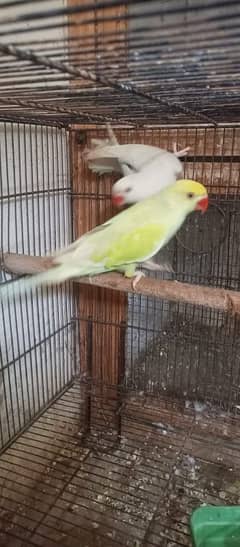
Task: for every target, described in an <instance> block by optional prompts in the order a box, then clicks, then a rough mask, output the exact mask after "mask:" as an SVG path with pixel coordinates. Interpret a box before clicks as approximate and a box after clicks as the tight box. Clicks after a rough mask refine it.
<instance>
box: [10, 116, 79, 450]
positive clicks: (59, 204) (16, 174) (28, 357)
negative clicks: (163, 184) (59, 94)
mask: <svg viewBox="0 0 240 547" xmlns="http://www.w3.org/2000/svg"><path fill="white" fill-rule="evenodd" d="M0 130H1V160H0V165H1V167H0V169H1V200H0V203H1V209H0V213H1V214H0V223H1V244H0V248H1V249H2V250H4V251H8V252H17V253H28V254H35V255H38V254H46V253H49V252H50V251H55V250H56V249H57V248H61V247H63V246H64V245H66V244H67V243H69V242H70V241H71V238H72V219H71V202H70V200H69V193H70V186H69V185H70V178H69V162H68V159H69V158H68V156H69V152H68V136H67V134H66V132H65V131H64V130H59V129H56V128H46V127H43V126H33V125H19V124H10V123H2V124H1V128H0ZM2 277H3V278H6V280H8V279H9V276H8V275H7V274H4V273H3V272H2ZM3 280H4V279H2V281H3ZM0 315H1V320H0V323H1V387H0V393H1V395H0V400H1V412H0V415H1V426H0V431H1V441H0V442H1V446H3V445H5V444H6V443H7V442H8V441H10V440H11V439H12V438H13V437H14V436H15V435H16V434H17V433H18V432H19V431H20V430H21V429H22V428H23V427H24V426H25V425H26V424H28V423H29V421H30V420H31V419H32V418H33V417H34V416H36V414H37V413H39V411H40V410H42V409H43V408H44V407H45V406H46V405H48V404H49V402H50V401H51V400H52V399H53V398H54V397H55V396H56V394H58V393H59V392H60V391H61V390H62V389H64V388H65V387H66V385H67V384H68V383H69V382H70V381H71V379H72V375H73V366H74V359H73V356H74V349H73V346H72V342H73V327H72V323H71V318H72V297H71V291H69V290H68V291H67V292H66V291H65V290H64V289H63V288H60V289H58V290H55V289H46V290H39V291H37V293H36V292H34V293H33V294H32V296H31V297H30V298H26V297H23V298H21V299H20V301H19V300H17V301H16V302H12V303H7V304H2V305H1V310H0Z"/></svg>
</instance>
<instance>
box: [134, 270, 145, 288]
mask: <svg viewBox="0 0 240 547" xmlns="http://www.w3.org/2000/svg"><path fill="white" fill-rule="evenodd" d="M142 277H146V276H145V273H144V272H141V271H140V270H136V271H135V274H134V279H133V280H132V288H133V290H134V291H135V289H136V286H137V284H138V282H139V281H140V279H142Z"/></svg>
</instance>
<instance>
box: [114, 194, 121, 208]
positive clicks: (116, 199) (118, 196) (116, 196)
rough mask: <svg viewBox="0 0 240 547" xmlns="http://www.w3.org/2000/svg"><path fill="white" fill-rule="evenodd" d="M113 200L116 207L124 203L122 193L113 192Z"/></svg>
mask: <svg viewBox="0 0 240 547" xmlns="http://www.w3.org/2000/svg"><path fill="white" fill-rule="evenodd" d="M112 202H113V205H115V206H116V207H121V205H123V204H124V198H123V197H122V196H121V194H113V196H112Z"/></svg>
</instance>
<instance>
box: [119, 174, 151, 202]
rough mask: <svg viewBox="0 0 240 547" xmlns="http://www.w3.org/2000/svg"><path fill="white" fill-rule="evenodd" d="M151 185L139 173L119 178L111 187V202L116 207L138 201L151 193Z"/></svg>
mask: <svg viewBox="0 0 240 547" xmlns="http://www.w3.org/2000/svg"><path fill="white" fill-rule="evenodd" d="M151 193H152V192H151V186H150V185H148V184H146V178H145V177H143V176H142V175H141V174H140V173H134V174H132V175H127V176H126V177H123V178H121V179H120V180H118V181H117V182H115V184H114V185H113V187H112V202H113V205H115V206H116V207H122V206H123V205H131V204H132V203H138V202H139V201H142V200H143V199H146V197H149V195H151Z"/></svg>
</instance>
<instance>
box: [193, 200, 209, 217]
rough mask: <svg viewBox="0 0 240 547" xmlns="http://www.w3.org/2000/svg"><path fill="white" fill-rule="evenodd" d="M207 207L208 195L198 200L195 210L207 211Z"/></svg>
mask: <svg viewBox="0 0 240 547" xmlns="http://www.w3.org/2000/svg"><path fill="white" fill-rule="evenodd" d="M207 208H208V196H205V198H202V199H200V200H199V201H198V202H197V205H196V207H195V211H202V213H205V212H206V210H207Z"/></svg>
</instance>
